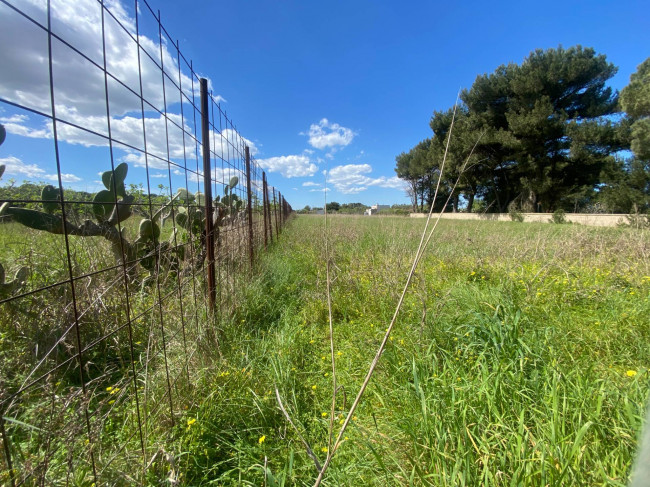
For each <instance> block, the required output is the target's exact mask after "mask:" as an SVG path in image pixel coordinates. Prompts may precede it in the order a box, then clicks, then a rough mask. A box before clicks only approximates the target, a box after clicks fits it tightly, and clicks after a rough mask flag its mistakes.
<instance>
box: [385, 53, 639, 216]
mask: <svg viewBox="0 0 650 487" xmlns="http://www.w3.org/2000/svg"><path fill="white" fill-rule="evenodd" d="M616 71H617V68H616V66H614V65H613V64H611V63H609V62H607V60H606V57H605V56H604V55H601V54H596V53H595V52H594V50H593V49H590V48H582V47H580V46H576V47H572V48H570V49H563V48H562V47H559V48H557V49H549V50H546V51H543V50H536V51H534V52H532V53H531V54H530V55H529V56H528V57H527V58H526V59H525V60H524V61H523V63H522V64H520V65H518V64H514V63H511V64H508V65H502V66H499V67H498V68H497V69H496V70H495V71H494V72H493V73H492V74H483V75H479V76H478V77H477V78H476V80H475V81H474V84H473V85H472V87H471V88H470V89H465V90H462V92H461V94H460V101H459V103H458V105H457V107H456V109H455V116H454V109H453V108H450V109H448V110H446V111H434V113H433V116H432V117H431V122H430V127H431V129H432V130H433V136H432V137H431V138H428V139H425V140H423V141H422V142H420V143H419V144H417V145H416V146H415V147H413V148H412V149H411V150H410V151H408V152H405V153H402V154H400V155H398V156H397V157H396V161H397V165H396V168H395V171H396V172H397V175H398V176H399V177H400V178H402V179H404V180H405V181H407V183H408V185H409V190H408V193H409V196H410V197H411V201H412V207H413V210H416V209H420V210H423V209H426V208H428V207H430V205H431V203H432V201H433V195H434V192H435V190H436V184H437V182H438V175H439V174H440V171H441V169H442V180H441V184H440V188H439V190H438V197H437V198H436V203H435V204H436V206H437V207H442V205H443V204H444V202H445V201H446V200H447V198H448V197H450V195H451V198H450V205H449V210H450V211H457V210H459V209H461V208H463V209H464V210H465V211H469V212H471V211H489V212H506V211H509V210H516V211H529V212H531V211H532V212H553V211H555V210H559V209H562V210H566V211H587V212H605V211H606V212H614V213H630V212H647V211H649V210H650V58H648V59H646V60H645V61H644V62H643V63H642V64H641V65H639V67H638V69H637V72H636V73H634V74H633V75H632V76H631V79H630V83H629V85H628V86H626V87H625V88H624V89H623V90H622V91H621V93H620V94H619V93H618V92H617V91H614V90H612V89H611V88H610V87H607V86H606V82H607V81H608V80H609V79H611V78H612V76H614V75H615V74H616ZM452 120H453V128H452ZM450 132H451V138H450V142H449V147H448V151H447V158H446V163H445V165H444V168H443V167H442V161H443V158H444V154H445V150H446V147H447V140H448V138H449V134H450ZM456 182H457V186H456V188H455V190H454V191H453V194H452V189H453V187H454V185H455V184H456Z"/></svg>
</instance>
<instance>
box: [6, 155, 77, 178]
mask: <svg viewBox="0 0 650 487" xmlns="http://www.w3.org/2000/svg"><path fill="white" fill-rule="evenodd" d="M0 164H4V165H5V166H6V167H5V173H4V176H3V179H5V178H6V179H9V178H13V177H16V176H23V177H27V178H30V179H34V180H37V181H53V182H58V181H59V178H58V176H57V175H56V174H48V173H47V171H45V170H44V169H43V168H41V167H40V166H39V165H37V164H25V163H24V162H23V161H22V160H20V159H18V158H17V157H14V156H9V157H4V158H1V159H0ZM61 180H62V181H63V182H64V183H76V182H79V181H81V178H79V177H77V176H75V175H74V174H69V173H62V174H61Z"/></svg>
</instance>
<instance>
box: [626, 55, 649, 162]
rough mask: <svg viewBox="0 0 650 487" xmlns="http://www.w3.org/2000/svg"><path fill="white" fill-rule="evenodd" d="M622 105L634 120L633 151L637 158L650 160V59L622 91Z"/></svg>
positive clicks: (631, 77) (639, 67) (640, 66)
mask: <svg viewBox="0 0 650 487" xmlns="http://www.w3.org/2000/svg"><path fill="white" fill-rule="evenodd" d="M620 103H621V108H622V109H623V111H624V112H625V113H627V115H628V116H629V117H630V119H631V120H632V125H631V127H630V128H631V148H632V151H633V152H634V154H635V155H636V157H638V158H640V159H642V160H646V161H647V160H650V58H648V59H646V60H645V61H643V62H642V63H641V64H640V65H639V66H638V67H637V70H636V73H633V74H632V76H630V84H629V85H627V86H626V87H625V88H623V91H621V98H620Z"/></svg>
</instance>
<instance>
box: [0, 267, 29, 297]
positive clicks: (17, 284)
mask: <svg viewBox="0 0 650 487" xmlns="http://www.w3.org/2000/svg"><path fill="white" fill-rule="evenodd" d="M28 277H29V269H27V267H21V268H20V269H18V270H17V271H16V274H15V276H14V279H13V280H12V281H9V282H5V269H4V267H3V266H2V264H0V299H6V298H8V297H10V296H11V295H12V294H15V293H16V292H17V291H20V290H21V289H22V288H23V287H24V286H25V284H26V283H27V278H28Z"/></svg>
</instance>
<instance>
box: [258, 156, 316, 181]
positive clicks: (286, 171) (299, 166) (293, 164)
mask: <svg viewBox="0 0 650 487" xmlns="http://www.w3.org/2000/svg"><path fill="white" fill-rule="evenodd" d="M257 162H258V164H259V165H260V166H262V167H263V168H264V169H266V170H267V171H269V172H279V173H280V174H282V176H284V177H285V178H295V177H304V176H313V175H314V174H316V171H318V167H317V166H316V164H314V163H312V162H311V161H310V160H309V157H308V156H306V155H291V156H278V157H269V158H267V159H258V160H257Z"/></svg>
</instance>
